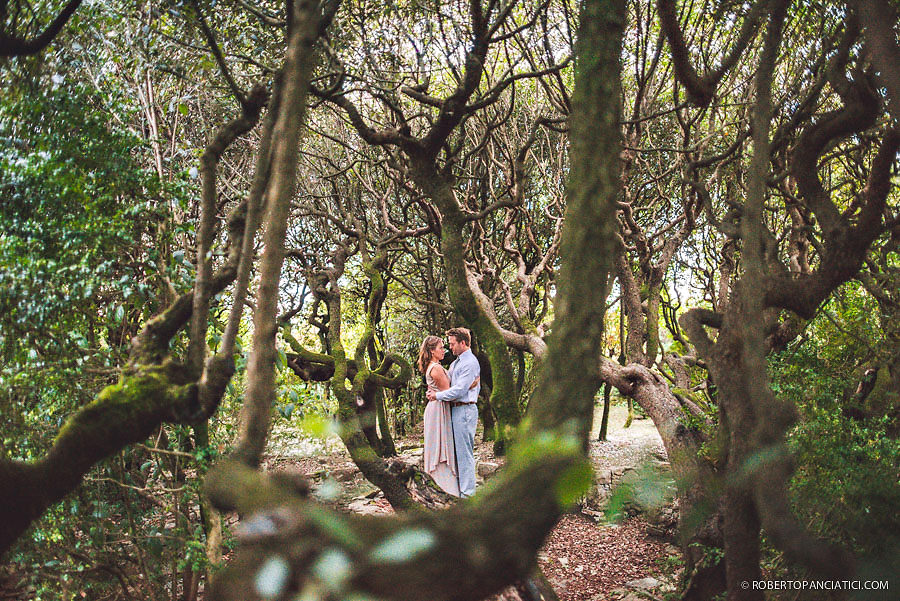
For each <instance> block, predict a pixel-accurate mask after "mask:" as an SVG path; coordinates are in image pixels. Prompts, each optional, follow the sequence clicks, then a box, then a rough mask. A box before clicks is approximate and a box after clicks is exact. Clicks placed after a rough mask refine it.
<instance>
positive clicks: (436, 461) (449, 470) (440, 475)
mask: <svg viewBox="0 0 900 601" xmlns="http://www.w3.org/2000/svg"><path fill="white" fill-rule="evenodd" d="M443 358H444V341H443V340H441V339H440V338H438V337H437V336H426V337H425V340H423V341H422V348H421V349H420V350H419V361H418V367H419V371H421V372H422V373H424V374H425V383H426V384H427V385H428V389H429V390H433V391H435V392H437V391H439V390H446V389H447V388H449V387H450V377H449V376H448V375H447V372H446V371H445V370H444V367H443V366H442V365H441V363H440V361H441V359H443ZM425 471H426V472H428V474H429V475H430V476H431V477H432V478H434V481H435V482H437V483H438V486H440V487H441V488H442V489H444V491H445V492H446V493H448V494H451V495H454V496H456V497H458V496H459V479H458V477H457V474H456V454H455V452H454V450H453V426H452V425H451V423H450V406H449V405H448V404H447V403H443V402H441V401H429V402H428V405H427V406H426V407H425Z"/></svg>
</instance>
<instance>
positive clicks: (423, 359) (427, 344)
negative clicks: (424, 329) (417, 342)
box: [416, 336, 441, 374]
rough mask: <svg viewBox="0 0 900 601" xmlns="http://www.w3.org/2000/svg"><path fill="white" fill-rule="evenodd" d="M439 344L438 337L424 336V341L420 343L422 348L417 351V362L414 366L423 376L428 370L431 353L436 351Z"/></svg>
mask: <svg viewBox="0 0 900 601" xmlns="http://www.w3.org/2000/svg"><path fill="white" fill-rule="evenodd" d="M440 342H441V339H440V337H438V336H426V337H425V340H423V341H422V347H421V348H420V349H419V360H418V361H417V362H416V365H418V367H419V371H420V372H422V373H423V374H424V373H425V370H426V369H427V368H428V364H429V363H431V351H433V350H434V349H436V348H437V346H438V344H440Z"/></svg>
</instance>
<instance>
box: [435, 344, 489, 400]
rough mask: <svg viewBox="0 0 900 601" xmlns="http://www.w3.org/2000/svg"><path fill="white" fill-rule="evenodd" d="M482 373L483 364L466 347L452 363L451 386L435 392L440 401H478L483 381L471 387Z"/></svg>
mask: <svg viewBox="0 0 900 601" xmlns="http://www.w3.org/2000/svg"><path fill="white" fill-rule="evenodd" d="M480 374H481V366H480V365H479V364H478V359H476V358H475V354H474V353H473V352H472V350H471V349H466V352H464V353H463V354H461V355H460V356H459V357H457V358H456V360H455V361H454V362H453V363H451V364H450V388H448V389H447V390H441V391H440V392H438V393H437V394H435V398H436V399H437V400H439V401H453V402H456V403H477V402H478V392H479V391H480V390H481V382H479V383H478V385H477V386H475V388H472V389H471V390H469V387H470V386H471V385H472V382H474V381H475V378H477V377H478V376H479V375H480Z"/></svg>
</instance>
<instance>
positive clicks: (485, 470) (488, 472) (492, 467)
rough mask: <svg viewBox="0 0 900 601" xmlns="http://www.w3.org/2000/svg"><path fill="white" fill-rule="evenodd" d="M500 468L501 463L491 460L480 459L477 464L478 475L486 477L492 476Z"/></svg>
mask: <svg viewBox="0 0 900 601" xmlns="http://www.w3.org/2000/svg"><path fill="white" fill-rule="evenodd" d="M499 469H500V464H498V463H492V462H490V461H479V462H478V465H477V466H475V471H476V472H478V475H479V476H481V477H482V478H484V479H488V478H490V477H491V476H493V475H494V474H495V473H496V472H497V470H499Z"/></svg>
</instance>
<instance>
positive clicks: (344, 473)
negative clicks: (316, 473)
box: [328, 467, 359, 482]
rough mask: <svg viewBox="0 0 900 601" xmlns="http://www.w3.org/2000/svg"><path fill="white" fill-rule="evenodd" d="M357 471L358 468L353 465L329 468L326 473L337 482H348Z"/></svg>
mask: <svg viewBox="0 0 900 601" xmlns="http://www.w3.org/2000/svg"><path fill="white" fill-rule="evenodd" d="M358 472H359V470H357V469H356V468H355V467H339V468H335V469H333V470H331V472H329V474H328V475H329V476H330V477H331V478H332V479H334V480H337V481H338V482H349V481H350V480H353V478H355V477H356V474H357V473H358Z"/></svg>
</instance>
